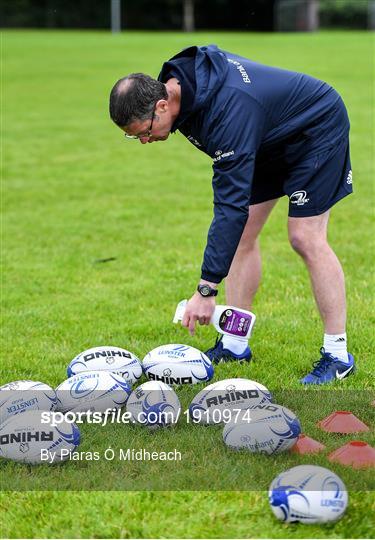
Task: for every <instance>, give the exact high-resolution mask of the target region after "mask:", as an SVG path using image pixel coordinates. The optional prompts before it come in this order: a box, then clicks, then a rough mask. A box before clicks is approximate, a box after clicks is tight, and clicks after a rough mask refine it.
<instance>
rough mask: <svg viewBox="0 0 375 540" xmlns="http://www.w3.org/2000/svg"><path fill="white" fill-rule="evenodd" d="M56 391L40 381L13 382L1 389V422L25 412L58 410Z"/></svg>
mask: <svg viewBox="0 0 375 540" xmlns="http://www.w3.org/2000/svg"><path fill="white" fill-rule="evenodd" d="M56 403H57V398H56V393H55V391H54V390H53V389H52V388H51V387H50V386H48V384H44V383H42V382H39V381H13V382H10V383H7V384H4V385H3V386H1V387H0V422H5V420H7V418H9V417H10V416H13V415H15V414H19V413H21V412H24V411H31V410H41V411H52V410H54V409H55V408H56Z"/></svg>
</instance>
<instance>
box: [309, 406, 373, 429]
mask: <svg viewBox="0 0 375 540" xmlns="http://www.w3.org/2000/svg"><path fill="white" fill-rule="evenodd" d="M317 425H318V427H320V428H321V429H322V430H323V431H328V432H330V433H358V432H359V431H370V430H369V428H368V427H367V426H366V424H364V423H363V422H362V421H361V420H360V419H359V418H357V417H356V416H355V415H354V414H353V413H351V412H350V411H335V412H334V413H332V414H330V415H329V416H327V418H324V419H323V420H321V421H320V422H318V424H317Z"/></svg>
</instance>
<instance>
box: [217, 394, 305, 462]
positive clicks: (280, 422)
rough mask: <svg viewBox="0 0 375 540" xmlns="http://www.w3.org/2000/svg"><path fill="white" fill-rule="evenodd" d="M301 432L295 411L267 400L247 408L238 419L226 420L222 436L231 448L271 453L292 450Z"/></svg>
mask: <svg viewBox="0 0 375 540" xmlns="http://www.w3.org/2000/svg"><path fill="white" fill-rule="evenodd" d="M300 433H301V425H300V423H299V420H298V418H297V417H296V415H295V414H294V413H293V412H292V411H290V410H289V409H287V408H286V407H282V406H281V405H276V404H274V403H268V404H265V405H256V406H255V407H254V408H253V409H247V410H246V411H243V413H242V416H241V418H240V419H238V421H237V422H230V423H228V424H226V425H225V427H224V430H223V439H224V442H225V444H226V445H227V446H229V447H231V448H235V449H241V448H245V449H246V450H249V451H250V452H253V453H263V454H268V455H271V454H279V453H280V452H285V451H286V450H289V448H291V447H292V446H293V445H294V444H295V442H296V441H297V438H298V435H299V434H300Z"/></svg>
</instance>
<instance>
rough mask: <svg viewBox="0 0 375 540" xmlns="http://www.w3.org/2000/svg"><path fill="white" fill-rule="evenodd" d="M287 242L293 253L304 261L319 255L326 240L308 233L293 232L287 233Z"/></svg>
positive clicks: (302, 231)
mask: <svg viewBox="0 0 375 540" xmlns="http://www.w3.org/2000/svg"><path fill="white" fill-rule="evenodd" d="M289 242H290V245H291V246H292V248H293V249H294V251H296V252H297V253H298V254H299V255H301V257H303V258H304V259H306V258H309V257H313V256H314V255H316V254H319V252H320V250H321V248H322V246H323V244H326V240H325V239H324V238H321V237H320V236H317V235H312V234H311V233H310V232H309V231H305V230H303V229H301V230H298V229H297V230H293V231H290V232H289Z"/></svg>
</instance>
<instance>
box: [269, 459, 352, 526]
mask: <svg viewBox="0 0 375 540" xmlns="http://www.w3.org/2000/svg"><path fill="white" fill-rule="evenodd" d="M268 496H269V503H270V505H271V509H272V512H273V513H274V514H275V516H276V517H277V518H278V519H279V520H280V521H285V522H286V523H293V522H300V523H328V522H331V521H337V520H338V519H340V518H341V517H342V515H343V514H344V512H345V510H346V507H347V506H348V492H347V490H346V487H345V484H344V483H343V482H342V480H341V479H340V478H339V477H338V476H337V475H336V474H335V473H333V472H332V471H330V470H329V469H325V468H324V467H318V466H316V465H298V467H293V468H292V469H289V470H288V471H285V472H283V473H281V474H279V476H277V477H276V478H275V479H274V480H273V482H272V483H271V485H270V489H269V494H268Z"/></svg>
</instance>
